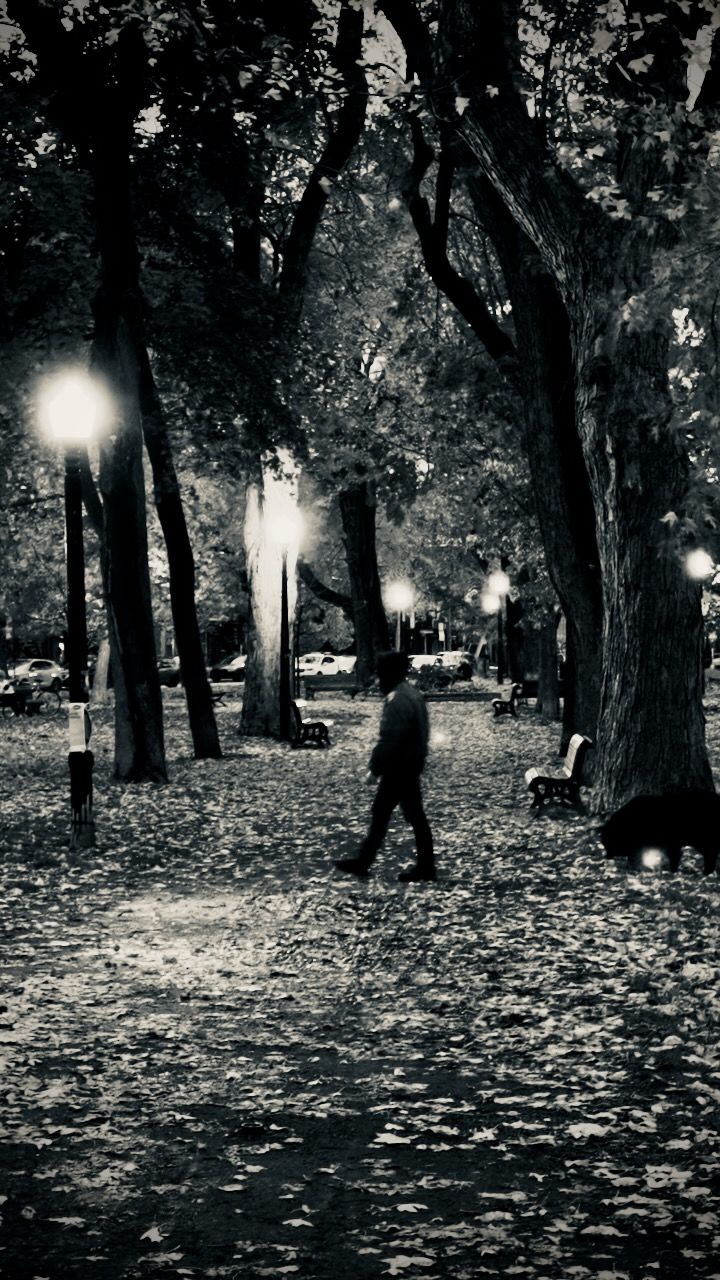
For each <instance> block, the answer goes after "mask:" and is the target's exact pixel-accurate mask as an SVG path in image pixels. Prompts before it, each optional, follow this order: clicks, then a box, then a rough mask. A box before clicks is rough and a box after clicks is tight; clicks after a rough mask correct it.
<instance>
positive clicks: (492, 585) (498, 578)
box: [487, 569, 510, 684]
mask: <svg viewBox="0 0 720 1280" xmlns="http://www.w3.org/2000/svg"><path fill="white" fill-rule="evenodd" d="M487 585H488V591H489V592H490V595H491V596H494V597H495V599H496V600H497V682H498V684H503V682H504V680H505V643H504V638H503V607H504V604H505V599H506V597H507V593H508V591H509V590H510V579H509V578H508V576H507V574H506V573H504V572H503V570H502V569H496V570H495V572H494V573H491V574H490V576H489V578H488V580H487Z"/></svg>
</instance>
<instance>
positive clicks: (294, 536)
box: [268, 507, 302, 742]
mask: <svg viewBox="0 0 720 1280" xmlns="http://www.w3.org/2000/svg"><path fill="white" fill-rule="evenodd" d="M268 529H269V532H270V537H271V539H272V541H273V542H274V543H275V545H276V546H278V547H279V548H280V556H281V571H280V737H281V739H282V740H283V742H289V741H290V737H291V731H290V675H291V672H290V666H291V661H292V653H291V649H290V610H289V606H288V570H287V565H288V553H289V551H290V548H291V547H293V548H294V549H295V550H297V547H298V544H299V542H300V537H301V534H302V516H301V515H300V512H299V511H298V509H297V507H288V509H287V510H286V511H283V512H279V513H278V514H277V515H273V517H272V519H270V520H269V521H268Z"/></svg>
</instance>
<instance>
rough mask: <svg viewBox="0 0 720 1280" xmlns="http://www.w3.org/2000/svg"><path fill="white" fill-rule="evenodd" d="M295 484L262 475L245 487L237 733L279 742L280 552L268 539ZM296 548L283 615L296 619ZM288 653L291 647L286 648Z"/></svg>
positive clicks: (291, 500) (288, 507)
mask: <svg viewBox="0 0 720 1280" xmlns="http://www.w3.org/2000/svg"><path fill="white" fill-rule="evenodd" d="M295 498H296V485H295V481H294V478H288V477H287V475H285V476H283V475H278V474H276V473H274V472H273V471H270V470H265V472H264V474H263V477H262V482H261V483H259V484H252V485H250V486H249V487H248V490H247V497H246V506H245V526H244V529H245V555H246V561H247V574H248V588H249V594H250V618H249V625H248V662H247V665H246V668H245V687H244V691H243V707H242V715H241V718H240V733H243V734H248V735H251V736H255V737H268V738H280V737H281V724H280V662H281V654H280V613H281V593H282V550H281V548H280V546H279V544H278V543H277V542H276V541H275V540H274V539H273V536H272V533H273V531H272V523H273V520H274V519H276V518H277V516H278V515H284V514H285V513H287V512H288V511H292V510H294V507H295ZM296 563H297V545H294V546H293V545H290V546H289V547H288V553H287V590H288V615H289V618H290V619H292V618H294V617H295V606H296V600H297V588H296V577H295V569H296ZM291 650H292V646H291Z"/></svg>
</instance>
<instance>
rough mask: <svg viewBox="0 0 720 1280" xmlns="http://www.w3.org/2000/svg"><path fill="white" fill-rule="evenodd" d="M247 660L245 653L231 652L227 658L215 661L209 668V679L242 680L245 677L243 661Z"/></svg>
mask: <svg viewBox="0 0 720 1280" xmlns="http://www.w3.org/2000/svg"><path fill="white" fill-rule="evenodd" d="M246 662H247V654H246V653H232V654H231V655H230V657H229V658H223V659H222V660H221V661H220V662H216V663H214V664H213V666H212V667H211V668H210V679H211V680H218V681H220V680H234V681H236V682H237V681H239V680H244V679H245V663H246Z"/></svg>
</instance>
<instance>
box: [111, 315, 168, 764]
mask: <svg viewBox="0 0 720 1280" xmlns="http://www.w3.org/2000/svg"><path fill="white" fill-rule="evenodd" d="M94 361H95V365H96V367H97V368H99V369H100V370H101V371H102V372H103V373H104V374H105V376H106V377H107V379H108V381H109V383H110V384H111V386H112V388H113V391H114V394H115V397H116V400H117V402H118V405H119V411H120V412H119V421H118V424H117V429H116V436H115V441H114V443H113V444H106V445H104V446H103V448H102V449H101V463H100V489H101V492H102V495H103V500H104V515H105V553H106V563H107V592H108V599H107V605H108V622H109V626H110V628H111V635H113V636H114V638H115V645H114V646H113V677H114V684H115V776H116V777H117V778H119V779H121V780H122V781H125V782H141V781H152V782H165V781H167V770H166V766H165V748H164V740H163V714H162V694H161V690H160V681H159V679H158V673H157V665H156V661H155V636H154V631H153V618H152V607H151V597H150V574H149V571H148V548H147V529H146V523H145V486H144V480H143V466H142V428H141V424H140V410H139V405H138V401H137V385H138V381H137V379H138V370H137V365H136V362H135V349H134V343H133V341H132V338H131V336H130V335H129V334H128V332H127V328H126V326H125V324H124V322H123V320H122V319H119V318H118V316H117V314H116V310H115V300H114V299H111V300H109V303H108V300H107V299H106V297H105V295H104V294H103V292H102V291H101V292H100V294H99V295H98V297H97V298H96V301H95V342H94ZM116 655H117V657H118V659H119V661H117V662H116V661H115V656H116Z"/></svg>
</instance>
